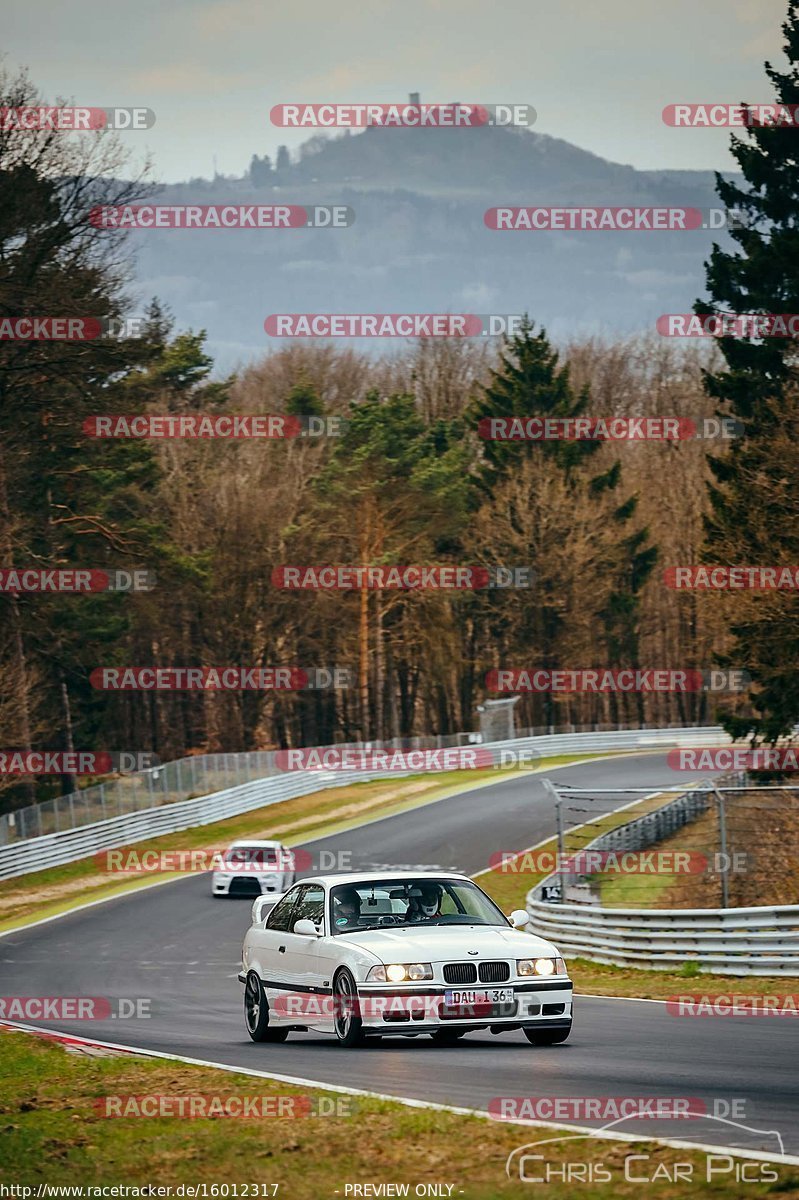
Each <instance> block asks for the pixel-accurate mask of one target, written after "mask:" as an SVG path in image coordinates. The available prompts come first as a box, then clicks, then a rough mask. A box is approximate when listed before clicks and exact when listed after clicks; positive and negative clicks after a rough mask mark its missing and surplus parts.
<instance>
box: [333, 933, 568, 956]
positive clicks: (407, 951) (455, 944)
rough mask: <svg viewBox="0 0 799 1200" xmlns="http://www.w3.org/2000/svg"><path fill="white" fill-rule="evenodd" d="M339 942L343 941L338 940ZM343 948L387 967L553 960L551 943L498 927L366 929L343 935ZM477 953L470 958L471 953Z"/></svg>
mask: <svg viewBox="0 0 799 1200" xmlns="http://www.w3.org/2000/svg"><path fill="white" fill-rule="evenodd" d="M337 940H339V939H337ZM340 941H341V944H342V946H344V945H347V946H358V947H359V948H360V949H361V950H366V951H368V953H370V954H374V955H375V957H376V958H378V959H380V961H381V962H383V963H392V962H429V963H434V962H451V961H452V960H453V959H466V960H467V961H468V959H469V958H474V959H475V960H477V959H480V958H551V957H553V956H554V955H556V954H557V950H556V949H555V947H554V946H553V945H552V943H551V942H547V941H545V940H544V938H540V937H536V936H535V935H534V934H530V933H524V932H523V931H522V930H517V929H510V928H508V929H503V928H501V927H500V926H494V925H458V926H454V925H450V926H447V925H438V926H433V927H432V928H431V929H419V928H418V927H413V926H405V927H400V928H398V929H364V930H363V931H360V932H358V933H355V932H353V933H345V934H341V935H340ZM475 950H476V951H477V954H476V955H475V954H474V953H472V954H470V953H469V951H475Z"/></svg>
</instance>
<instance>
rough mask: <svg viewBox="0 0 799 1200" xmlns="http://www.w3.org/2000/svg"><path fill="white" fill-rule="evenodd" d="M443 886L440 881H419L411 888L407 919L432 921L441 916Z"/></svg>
mask: <svg viewBox="0 0 799 1200" xmlns="http://www.w3.org/2000/svg"><path fill="white" fill-rule="evenodd" d="M441 897H442V891H441V886H440V884H438V883H432V882H430V883H428V882H423V883H417V884H416V885H415V886H414V887H412V888H411V893H410V900H409V903H408V911H407V913H406V914H405V920H406V921H412V922H414V923H416V922H418V921H432V920H435V918H436V917H440V916H441Z"/></svg>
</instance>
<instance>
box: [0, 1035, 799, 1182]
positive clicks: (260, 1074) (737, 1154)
mask: <svg viewBox="0 0 799 1200" xmlns="http://www.w3.org/2000/svg"><path fill="white" fill-rule="evenodd" d="M0 1027H5V1028H11V1029H17V1030H20V1031H21V1032H23V1033H34V1034H37V1033H42V1032H44V1033H51V1034H55V1035H56V1036H63V1037H65V1038H68V1039H69V1040H70V1041H71V1042H72V1043H73V1044H74V1043H76V1042H88V1043H89V1045H92V1046H100V1047H103V1048H104V1049H107V1050H122V1051H127V1052H128V1053H132V1054H141V1055H143V1056H144V1057H145V1058H162V1059H165V1060H166V1061H168V1062H182V1063H187V1064H188V1065H189V1066H192V1067H213V1068H214V1070H217V1071H228V1072H229V1073H230V1074H232V1075H250V1076H253V1077H255V1078H260V1079H274V1080H276V1081H277V1082H278V1083H288V1084H290V1085H291V1086H292V1087H311V1088H314V1089H315V1090H316V1091H321V1092H337V1093H341V1094H343V1095H347V1096H367V1097H368V1098H369V1099H372V1100H387V1101H389V1102H390V1103H393V1104H402V1105H404V1106H405V1107H406V1108H428V1109H433V1110H434V1111H436V1112H449V1113H455V1114H456V1116H462V1117H478V1118H479V1119H480V1120H484V1121H491V1120H493V1118H492V1117H490V1116H489V1114H488V1113H487V1112H485V1111H484V1110H483V1109H479V1108H461V1107H459V1106H456V1105H454V1104H439V1103H437V1102H436V1101H434V1100H416V1099H414V1098H412V1097H410V1096H392V1095H391V1094H389V1093H386V1092H373V1091H369V1090H368V1089H366V1088H352V1087H345V1086H344V1085H343V1084H338V1083H324V1082H323V1081H321V1080H319V1079H305V1078H304V1077H302V1076H299V1075H282V1074H278V1073H277V1072H275V1071H256V1070H255V1069H253V1068H251V1067H236V1066H232V1065H231V1064H230V1063H220V1062H211V1061H208V1060H207V1059H202V1058H189V1057H187V1056H186V1055H184V1054H166V1053H164V1052H163V1051H161V1050H146V1049H144V1048H143V1047H141V1046H123V1045H121V1044H119V1043H117V1042H99V1041H95V1040H91V1039H88V1038H81V1037H80V1036H78V1035H77V1034H74V1035H73V1034H69V1033H65V1034H58V1031H56V1030H52V1031H50V1030H40V1029H38V1028H37V1027H36V1026H35V1025H22V1024H19V1023H17V1022H16V1021H0ZM496 1124H497V1125H524V1126H532V1127H533V1128H535V1129H568V1130H574V1132H575V1133H579V1134H583V1135H585V1136H586V1137H590V1138H595V1139H603V1140H604V1139H610V1140H613V1141H617V1142H658V1143H660V1144H661V1145H663V1146H673V1147H674V1148H675V1149H678V1150H700V1151H703V1152H707V1153H710V1154H718V1153H719V1151H723V1152H724V1153H725V1154H730V1155H732V1156H733V1157H734V1158H747V1159H754V1160H756V1161H757V1162H776V1163H782V1164H785V1165H791V1166H799V1156H797V1155H790V1154H784V1155H779V1154H776V1155H775V1154H766V1153H764V1152H762V1151H759V1150H740V1149H738V1147H737V1146H720V1145H712V1144H708V1143H705V1142H685V1141H682V1140H678V1139H677V1138H658V1137H652V1136H651V1135H647V1134H643V1133H627V1134H621V1133H609V1132H606V1131H604V1130H597V1129H591V1128H590V1127H589V1126H585V1125H570V1124H556V1123H555V1122H553V1121H536V1120H526V1119H525V1120H502V1121H497V1122H496Z"/></svg>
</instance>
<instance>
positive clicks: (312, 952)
mask: <svg viewBox="0 0 799 1200" xmlns="http://www.w3.org/2000/svg"><path fill="white" fill-rule="evenodd" d="M303 920H305V921H312V922H313V923H314V925H315V926H316V927H317V929H319V930H321V932H322V935H323V937H321V938H318V937H310V936H307V935H303V934H298V933H292V935H291V943H292V944H291V963H292V969H293V971H294V978H295V979H296V982H297V986H298V987H299V988H302V989H303V990H305V989H309V990H310V993H311V995H317V994H319V993H320V989H321V991H322V992H324V991H329V990H330V982H329V980H328V981H327V986H326V987H325V983H324V981H323V980H322V978H321V970H323V967H321V966H320V958H319V944H320V942H322V941H323V940H324V932H325V889H324V888H323V887H322V885H321V884H320V883H308V884H305V886H304V887H303V891H302V895H301V896H300V898H299V900H298V902H297V905H296V907H295V909H294V911H293V912H292V914H291V925H292V929H293V928H294V927H295V926H296V924H297V922H298V921H303Z"/></svg>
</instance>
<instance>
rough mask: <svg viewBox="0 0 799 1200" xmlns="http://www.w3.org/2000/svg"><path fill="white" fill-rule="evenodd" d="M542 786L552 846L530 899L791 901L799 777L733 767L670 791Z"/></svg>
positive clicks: (688, 903)
mask: <svg viewBox="0 0 799 1200" xmlns="http://www.w3.org/2000/svg"><path fill="white" fill-rule="evenodd" d="M550 788H551V791H552V795H553V799H554V804H555V817H556V822H557V829H558V837H557V842H558V853H557V862H556V864H555V870H554V871H553V872H552V874H551V875H550V876H549V878H547V879H546V880H545V881H544V882H543V883H542V884H541V885H540V886H539V887H538V888H537V889H536V895H537V898H538V899H541V900H545V901H549V902H552V903H564V904H575V903H578V904H580V903H581V904H585V905H590V906H595V907H602V908H605V909H624V908H646V909H703V908H731V907H753V906H757V905H793V904H797V903H799V786H795V785H792V786H789V785H785V786H777V785H768V786H760V787H759V786H756V785H755V784H754V783H753V782H752V781H751V780H750V779H748V778H747V776H746V775H745V774H736V775H731V776H728V777H725V778H724V779H723V780H719V781H715V782H712V783H708V784H702V785H700V786H698V787H696V788H691V789H688V790H685V789H682V790H681V791H680V792H679V793H678V794H674V793H672V794H671V796H670V798H666V794H664V793H663V792H660V793H658V794H657V795H643V796H641V792H642V791H643V789H625V790H624V791H616V792H602V791H599V790H597V791H588V790H579V789H571V788H568V787H565V786H563V785H555V784H554V783H553V784H551V785H550ZM627 796H635V797H636V798H634V799H630V800H628V802H627V803H623V801H624V799H625V797H627Z"/></svg>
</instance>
